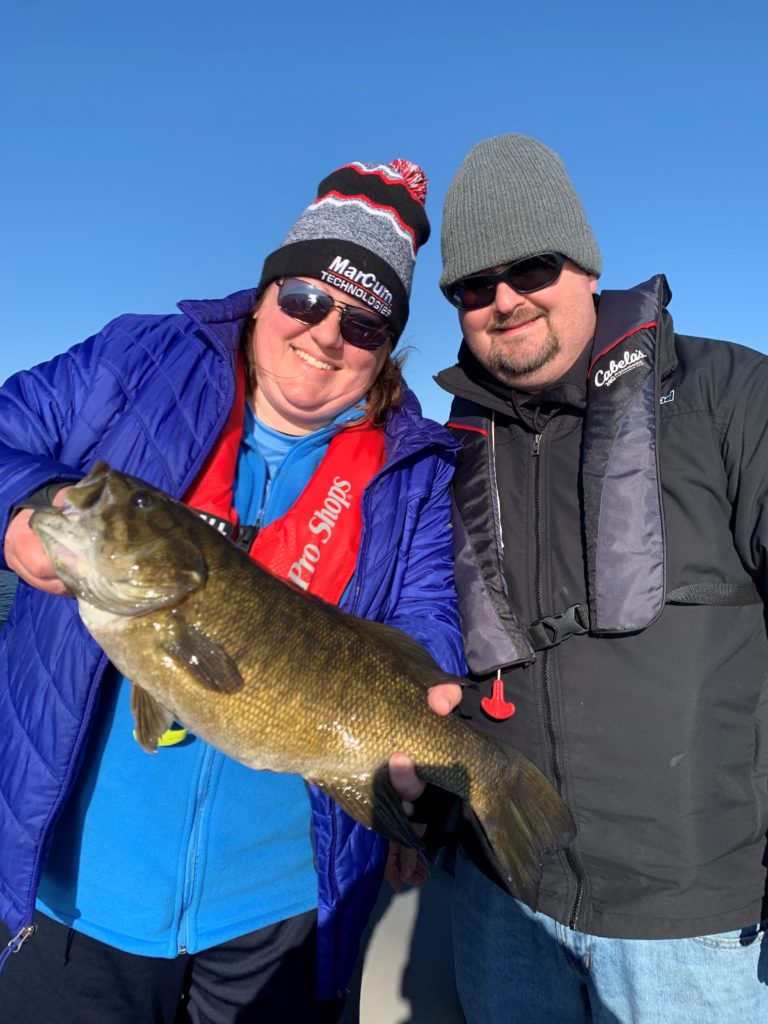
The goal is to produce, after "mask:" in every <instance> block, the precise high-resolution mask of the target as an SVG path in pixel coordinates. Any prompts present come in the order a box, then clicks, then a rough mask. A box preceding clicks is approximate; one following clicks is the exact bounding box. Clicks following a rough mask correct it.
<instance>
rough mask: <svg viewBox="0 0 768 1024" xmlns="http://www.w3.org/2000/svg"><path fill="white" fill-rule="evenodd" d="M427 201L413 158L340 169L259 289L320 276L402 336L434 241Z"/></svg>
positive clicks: (274, 257) (275, 256)
mask: <svg viewBox="0 0 768 1024" xmlns="http://www.w3.org/2000/svg"><path fill="white" fill-rule="evenodd" d="M426 197H427V178H426V175H425V174H424V172H423V171H422V169H421V168H420V167H419V166H418V164H414V163H411V162H410V161H409V160H393V161H392V162H391V163H388V164H371V163H362V162H360V161H357V162H355V163H350V164H346V165H345V166H344V167H339V168H337V169H336V170H335V171H332V172H331V173H330V174H329V175H328V176H327V177H326V178H323V180H322V181H321V182H320V184H319V185H318V187H317V198H316V199H315V201H314V202H313V203H311V204H310V205H309V206H308V207H307V209H306V210H305V211H304V213H302V215H301V216H300V217H299V219H298V220H297V221H296V223H295V224H294V225H293V226H292V227H291V229H290V230H289V232H288V234H287V235H286V236H285V238H284V239H283V241H282V242H281V244H280V247H279V248H278V249H275V251H274V252H272V253H270V254H269V256H267V258H266V260H265V261H264V267H263V269H262V272H261V279H260V281H259V284H258V287H259V289H262V288H264V287H266V285H268V284H269V283H270V281H274V280H275V279H276V278H278V277H297V276H302V275H306V276H307V277H315V278H318V279H319V280H321V281H326V282H327V283H328V284H331V285H333V287H334V288H339V289H341V291H344V292H347V294H349V295H353V296H354V297H355V298H357V299H360V300H361V301H362V302H364V303H366V305H368V306H370V308H371V309H373V310H374V311H375V312H377V313H380V314H381V315H382V316H384V317H386V318H387V319H388V320H389V321H390V324H391V326H392V328H393V330H394V332H395V336H396V337H397V336H398V335H399V334H400V333H401V331H402V330H403V328H404V327H405V322H406V320H407V319H408V299H409V296H410V293H411V280H412V278H413V267H414V263H415V261H416V253H417V251H418V249H419V248H420V246H422V245H423V244H424V242H426V240H427V239H428V238H429V220H428V219H427V212H426V210H425V209H424V202H425V200H426Z"/></svg>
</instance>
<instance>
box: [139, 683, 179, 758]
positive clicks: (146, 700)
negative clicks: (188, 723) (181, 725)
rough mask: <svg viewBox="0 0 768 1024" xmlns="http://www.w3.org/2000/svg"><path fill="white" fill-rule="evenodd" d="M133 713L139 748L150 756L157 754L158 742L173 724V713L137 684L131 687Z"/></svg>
mask: <svg viewBox="0 0 768 1024" xmlns="http://www.w3.org/2000/svg"><path fill="white" fill-rule="evenodd" d="M131 712H132V714H133V720H134V722H135V724H136V730H135V736H136V741H137V742H138V744H139V746H140V747H141V748H142V749H143V750H146V751H147V753H148V754H154V753H156V752H157V741H158V740H159V739H160V737H161V736H162V735H163V733H164V732H165V730H166V729H169V728H170V727H171V725H172V723H173V715H172V714H171V712H170V711H169V710H168V709H167V708H164V707H163V705H162V704H159V703H158V702H157V701H156V700H155V698H154V697H153V696H152V695H151V694H149V693H147V691H146V690H143V689H142V688H141V687H140V686H137V685H136V683H133V684H132V686H131Z"/></svg>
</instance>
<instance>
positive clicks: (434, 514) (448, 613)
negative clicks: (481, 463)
mask: <svg viewBox="0 0 768 1024" xmlns="http://www.w3.org/2000/svg"><path fill="white" fill-rule="evenodd" d="M430 462H431V464H432V470H433V475H432V476H431V479H430V485H429V488H428V489H427V490H426V493H424V494H423V495H422V496H421V498H418V499H414V498H411V500H410V501H409V503H408V509H407V514H406V517H405V525H404V536H403V541H402V544H401V546H400V550H399V552H395V553H393V557H394V558H395V559H396V561H397V563H398V564H397V566H396V568H395V583H396V585H395V587H394V588H393V592H392V593H393V595H394V594H397V599H396V601H394V602H391V603H388V605H387V612H386V616H385V618H383V619H382V620H381V621H384V622H386V623H387V625H390V626H395V627H396V628H398V629H402V630H403V632H405V633H408V634H409V636H412V637H413V638H414V640H417V641H418V642H419V643H420V644H421V645H422V646H423V647H425V648H426V649H427V650H428V651H429V652H430V654H431V655H432V657H433V658H434V659H435V661H436V662H437V663H438V665H440V667H441V668H443V669H445V671H446V672H448V673H451V674H453V675H464V674H465V672H466V666H465V663H464V654H463V647H462V640H461V630H460V626H459V618H458V607H457V599H456V586H455V582H454V576H453V542H452V534H451V497H450V482H451V479H452V477H453V470H454V466H453V460H452V459H450V458H448V457H438V456H432V457H431V458H430Z"/></svg>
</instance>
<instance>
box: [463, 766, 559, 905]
mask: <svg viewBox="0 0 768 1024" xmlns="http://www.w3.org/2000/svg"><path fill="white" fill-rule="evenodd" d="M486 764H487V762H486ZM469 809H470V811H471V812H472V813H470V814H469V819H470V823H471V824H475V822H474V821H473V818H474V819H476V824H477V825H479V828H475V829H474V832H475V835H476V837H477V839H478V840H479V842H480V845H481V848H482V849H483V852H484V853H485V855H486V857H487V859H488V860H489V861H490V863H491V864H492V865H493V866H494V868H495V869H496V871H497V873H498V874H499V878H500V881H501V882H502V883H503V884H504V887H505V888H506V889H507V890H508V891H509V892H510V893H511V894H512V895H513V896H515V897H516V898H517V899H521V900H523V901H524V902H525V903H527V904H528V905H529V906H531V907H533V908H534V909H535V908H536V905H537V903H538V894H539V883H540V881H541V872H542V859H543V857H544V854H546V853H554V852H555V851H557V850H561V849H564V848H565V847H566V846H567V845H568V844H569V843H570V842H571V840H572V839H573V838H574V836H575V834H576V827H575V825H574V822H573V818H572V817H571V815H570V813H569V811H568V809H567V807H566V806H565V804H564V803H563V801H562V800H561V798H560V797H559V796H558V794H557V793H556V792H555V790H554V789H553V788H552V786H551V785H550V783H549V782H548V781H547V779H546V778H545V777H544V776H543V775H542V773H541V772H540V771H539V769H538V768H536V766H535V765H533V764H532V763H531V762H530V761H529V760H528V759H527V758H526V757H523V755H522V754H519V753H517V752H516V751H514V750H510V749H508V748H505V747H501V746H499V747H498V758H497V759H496V770H495V771H490V772H489V771H487V770H486V771H485V772H484V773H483V775H482V777H480V778H475V779H473V780H472V781H471V783H470V798H469Z"/></svg>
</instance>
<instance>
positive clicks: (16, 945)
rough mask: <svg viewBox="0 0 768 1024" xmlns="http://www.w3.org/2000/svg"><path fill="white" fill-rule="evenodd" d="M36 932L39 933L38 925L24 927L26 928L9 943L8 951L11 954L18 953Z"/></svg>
mask: <svg viewBox="0 0 768 1024" xmlns="http://www.w3.org/2000/svg"><path fill="white" fill-rule="evenodd" d="M36 931H37V925H36V924H26V925H24V927H23V928H22V929H21V931H20V932H19V934H18V935H16V936H14V938H12V939H11V941H10V942H9V943H8V946H7V949H8V950H9V951H10V952H11V953H18V952H19V950H20V949H21V947H22V946H23V945H24V943H25V942H26V941H27V939H28V938H29V937H30V935H34V934H35V932H36Z"/></svg>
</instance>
